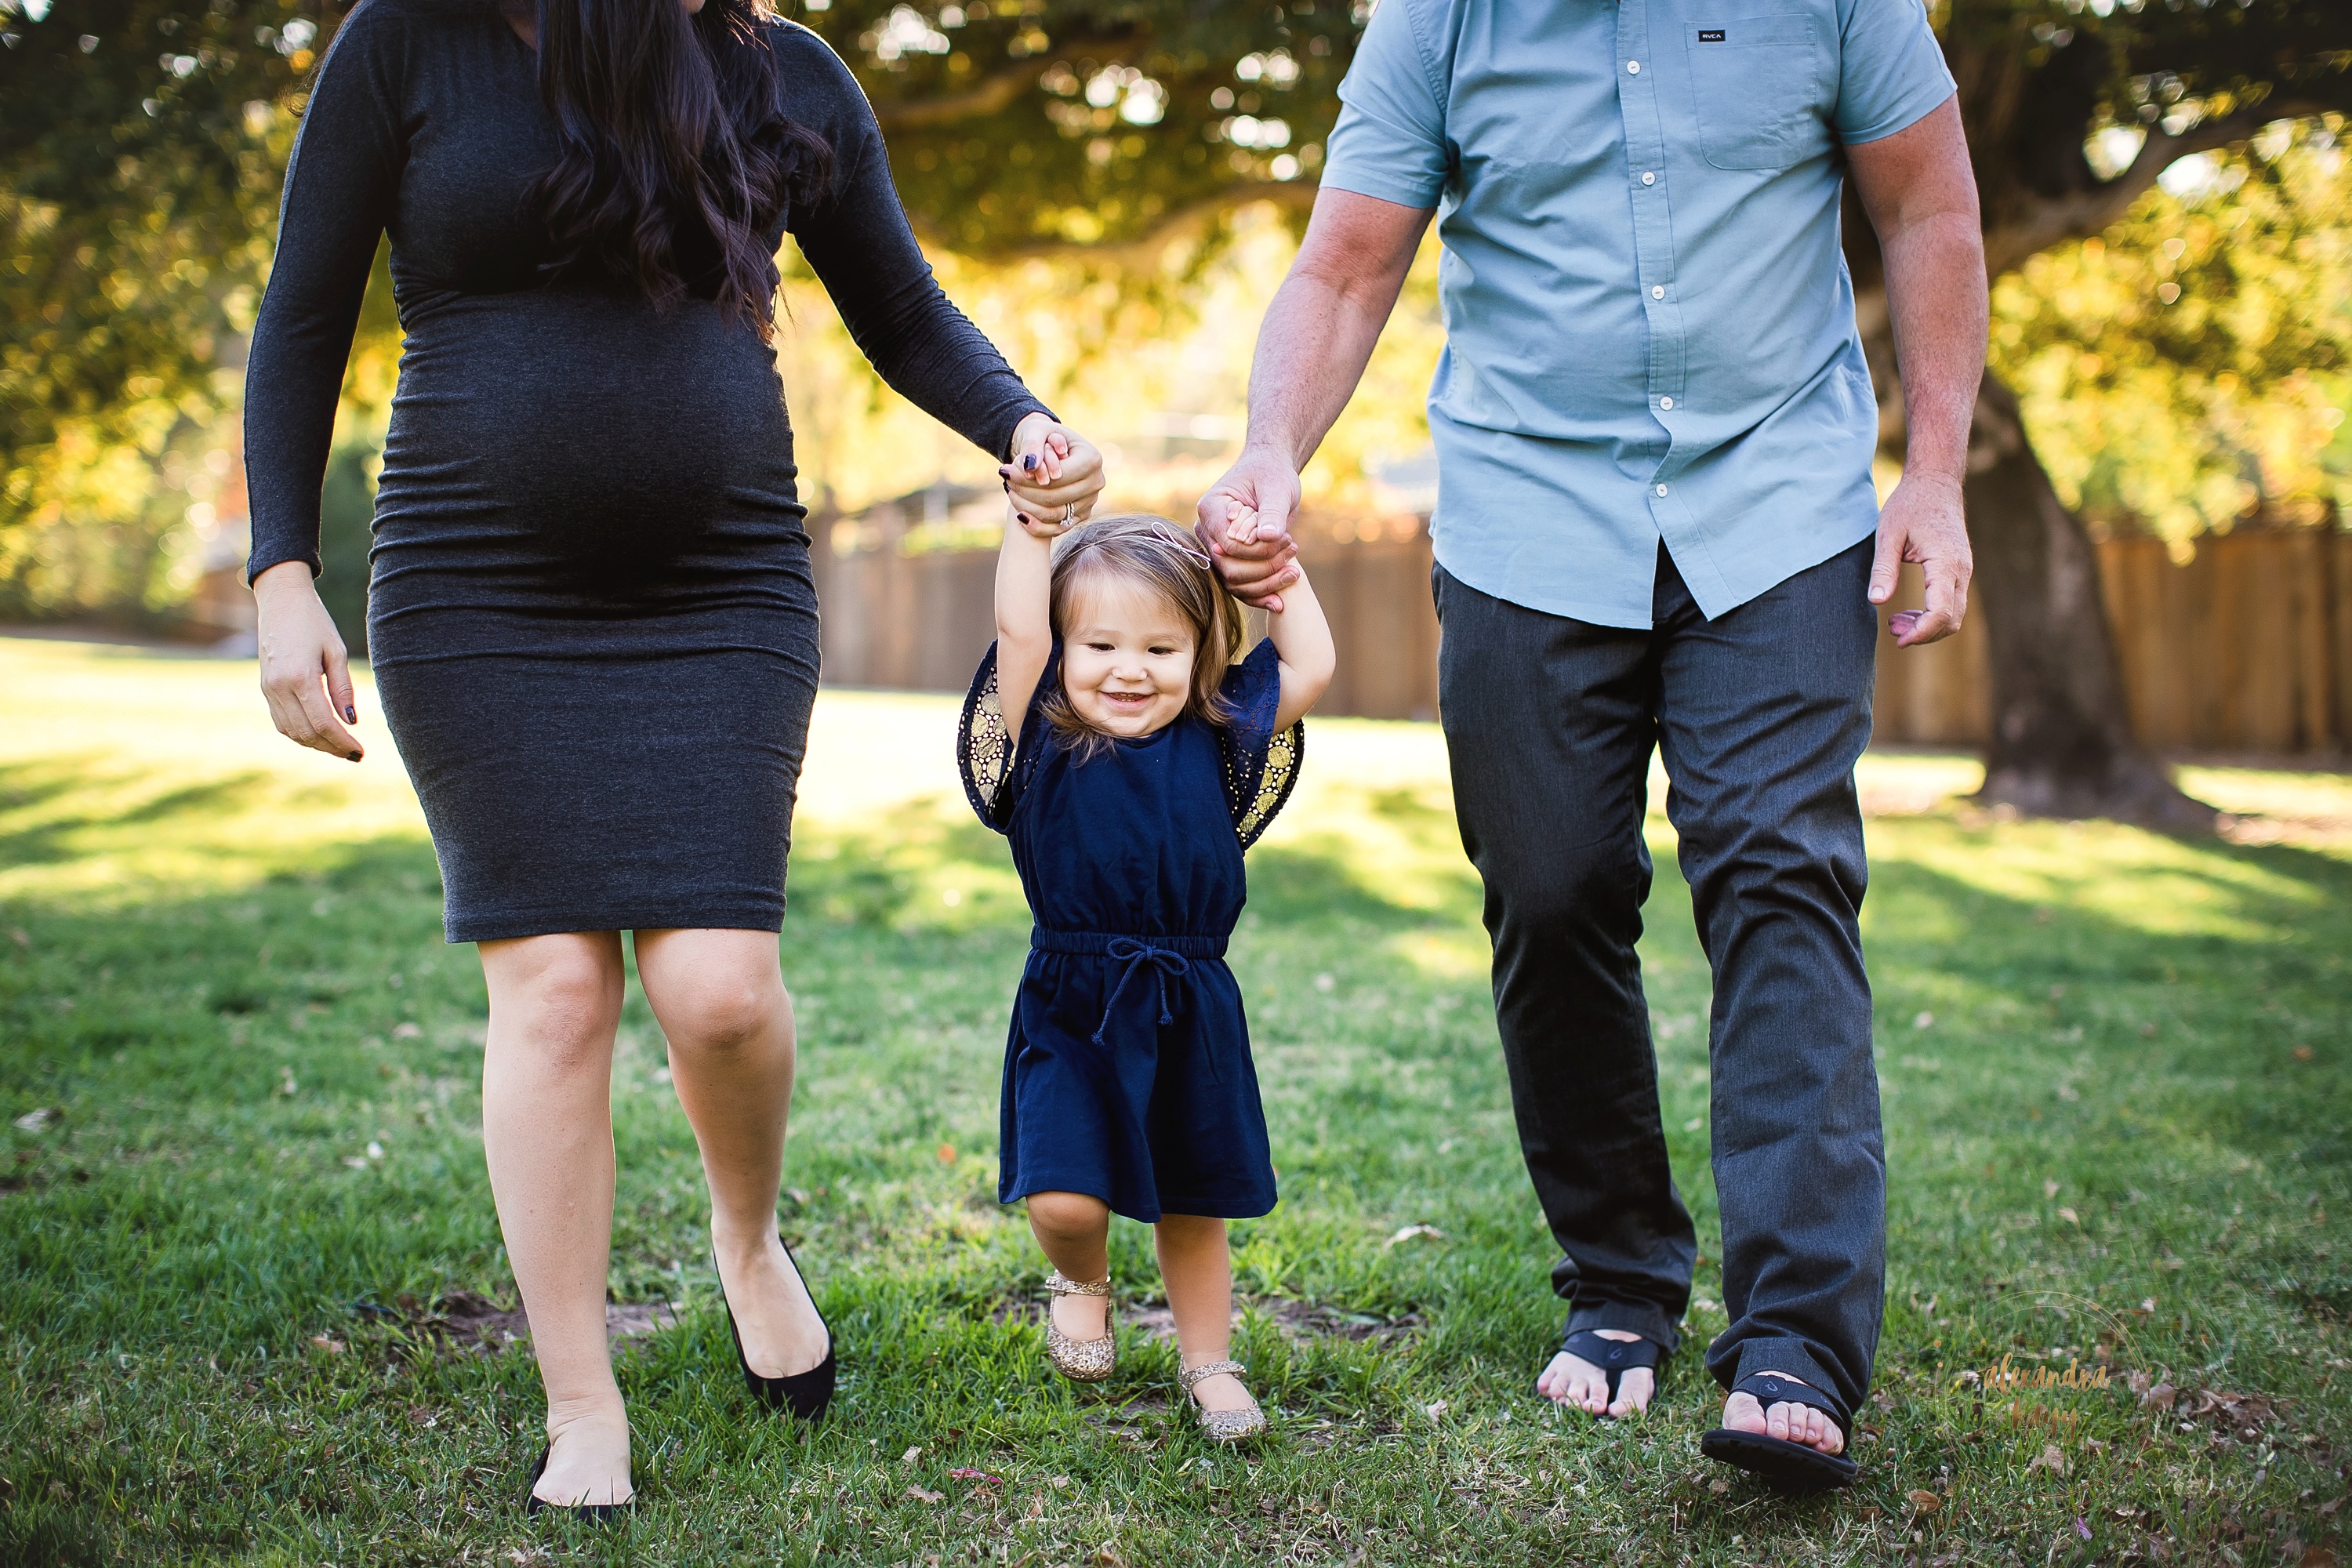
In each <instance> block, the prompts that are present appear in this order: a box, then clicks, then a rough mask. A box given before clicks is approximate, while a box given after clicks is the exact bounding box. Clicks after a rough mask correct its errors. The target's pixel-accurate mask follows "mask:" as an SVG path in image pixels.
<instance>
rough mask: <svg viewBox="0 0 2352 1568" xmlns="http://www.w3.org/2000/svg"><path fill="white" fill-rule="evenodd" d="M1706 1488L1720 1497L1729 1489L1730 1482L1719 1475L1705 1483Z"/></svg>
mask: <svg viewBox="0 0 2352 1568" xmlns="http://www.w3.org/2000/svg"><path fill="white" fill-rule="evenodd" d="M1706 1489H1707V1490H1709V1491H1711V1492H1713V1493H1714V1494H1715V1495H1716V1496H1717V1497H1721V1496H1723V1495H1724V1493H1726V1492H1727V1491H1729V1490H1730V1489H1731V1483H1730V1482H1729V1481H1727V1480H1725V1479H1722V1478H1721V1477H1717V1479H1714V1480H1711V1481H1709V1482H1707V1483H1706Z"/></svg>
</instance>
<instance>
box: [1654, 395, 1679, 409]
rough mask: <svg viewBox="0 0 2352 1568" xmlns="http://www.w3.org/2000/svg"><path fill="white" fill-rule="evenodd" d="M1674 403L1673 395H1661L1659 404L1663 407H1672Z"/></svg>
mask: <svg viewBox="0 0 2352 1568" xmlns="http://www.w3.org/2000/svg"><path fill="white" fill-rule="evenodd" d="M1674 405H1675V400H1674V399H1673V398H1671V397H1661V398H1659V399H1658V406H1659V407H1661V408H1672V407H1673V406H1674Z"/></svg>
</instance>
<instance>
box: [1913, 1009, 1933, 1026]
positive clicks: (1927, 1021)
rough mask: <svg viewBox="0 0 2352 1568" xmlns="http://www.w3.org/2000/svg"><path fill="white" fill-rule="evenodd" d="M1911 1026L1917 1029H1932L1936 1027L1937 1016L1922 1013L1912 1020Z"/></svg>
mask: <svg viewBox="0 0 2352 1568" xmlns="http://www.w3.org/2000/svg"><path fill="white" fill-rule="evenodd" d="M1911 1026H1912V1027H1913V1028H1915V1029H1932V1028H1934V1027H1935V1026H1936V1015H1934V1014H1933V1013H1922V1014H1920V1015H1919V1016H1917V1017H1916V1018H1914V1019H1912V1020H1911Z"/></svg>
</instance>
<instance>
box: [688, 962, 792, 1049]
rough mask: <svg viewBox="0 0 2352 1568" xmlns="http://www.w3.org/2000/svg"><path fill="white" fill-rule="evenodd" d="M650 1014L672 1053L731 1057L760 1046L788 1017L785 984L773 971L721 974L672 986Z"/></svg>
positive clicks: (708, 974)
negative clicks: (653, 1016)
mask: <svg viewBox="0 0 2352 1568" xmlns="http://www.w3.org/2000/svg"><path fill="white" fill-rule="evenodd" d="M654 1012H655V1015H656V1016H657V1017H658V1018H659V1019H660V1020H661V1026H662V1032H663V1033H664V1034H666V1035H667V1036H668V1037H669V1043H670V1048H671V1049H672V1050H684V1051H689V1052H734V1051H740V1050H742V1049H744V1048H745V1047H751V1046H755V1045H759V1044H761V1042H763V1041H766V1040H768V1039H769V1038H771V1037H772V1036H773V1035H774V1034H775V1032H776V1031H777V1030H778V1028H780V1027H782V1026H785V1025H786V1024H788V1023H789V1021H790V1019H791V1016H792V1014H791V1001H790V999H789V998H788V997H787V996H786V995H785V994H784V984H783V981H782V979H781V978H780V977H778V975H777V973H776V972H775V970H774V969H773V968H770V969H768V970H767V971H766V972H765V973H747V972H743V971H740V970H738V971H734V972H731V973H730V972H728V971H724V970H720V971H716V972H713V973H704V974H700V975H697V976H695V977H694V978H693V979H692V980H690V981H689V982H688V983H687V984H684V985H673V986H671V987H670V988H669V990H668V993H667V994H666V995H664V996H663V997H661V998H659V999H658V1001H657V1004H656V1007H655V1009H654ZM786 1038H787V1039H789V1038H790V1036H789V1033H788V1034H787V1036H786Z"/></svg>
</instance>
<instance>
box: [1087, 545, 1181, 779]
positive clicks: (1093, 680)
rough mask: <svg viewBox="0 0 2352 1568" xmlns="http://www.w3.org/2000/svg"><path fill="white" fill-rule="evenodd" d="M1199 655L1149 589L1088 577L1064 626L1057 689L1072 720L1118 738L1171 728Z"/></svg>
mask: <svg viewBox="0 0 2352 1568" xmlns="http://www.w3.org/2000/svg"><path fill="white" fill-rule="evenodd" d="M1198 651H1199V639H1198V638H1197V637H1195V636H1194V635H1193V632H1192V626H1191V625H1190V624H1189V623H1188V622H1187V621H1186V620H1185V618H1184V614H1183V612H1182V611H1181V610H1180V609H1178V608H1177V607H1176V606H1175V605H1172V604H1171V603H1169V601H1168V599H1167V596H1166V595H1162V594H1160V593H1156V592H1154V591H1153V590H1152V588H1151V587H1150V584H1145V583H1140V582H1138V581H1136V580H1135V579H1133V578H1130V577H1124V576H1119V575H1115V574H1110V573H1101V574H1089V580H1088V581H1087V582H1085V583H1083V584H1078V585H1077V588H1076V592H1075V593H1074V594H1073V595H1071V600H1070V605H1069V613H1068V615H1067V616H1066V618H1065V624H1064V626H1063V627H1062V689H1063V691H1064V692H1065V693H1066V694H1067V695H1068V697H1069V700H1070V706H1071V707H1072V708H1074V709H1075V710H1076V711H1077V714H1078V717H1080V718H1081V719H1084V720H1085V721H1087V723H1089V724H1091V725H1093V726H1094V727H1095V728H1097V729H1098V730H1100V731H1103V732H1104V733H1106V734H1110V735H1117V736H1119V737H1121V738H1123V739H1127V740H1134V739H1136V738H1138V737H1140V736H1144V735H1150V734H1154V733H1156V732H1158V731H1160V730H1163V729H1165V728H1167V726H1169V725H1170V724H1171V723H1173V722H1175V721H1176V719H1177V717H1178V715H1180V714H1181V713H1182V712H1183V711H1184V704H1185V701H1186V700H1187V698H1188V697H1189V696H1190V695H1191V691H1192V663H1193V659H1194V658H1195V657H1196V655H1197V653H1198Z"/></svg>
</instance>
